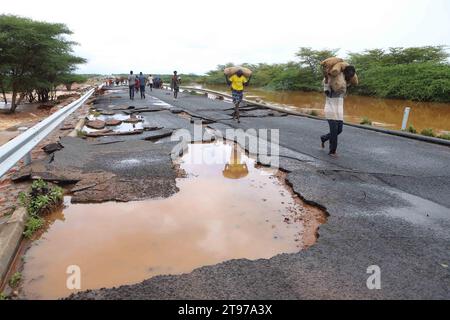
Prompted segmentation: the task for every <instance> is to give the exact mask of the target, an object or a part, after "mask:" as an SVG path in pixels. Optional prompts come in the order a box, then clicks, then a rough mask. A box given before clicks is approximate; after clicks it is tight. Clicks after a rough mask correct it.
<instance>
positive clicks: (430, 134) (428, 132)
mask: <svg viewBox="0 0 450 320" xmlns="http://www.w3.org/2000/svg"><path fill="white" fill-rule="evenodd" d="M420 134H421V135H423V136H426V137H432V138H434V137H436V134H435V133H434V132H433V129H431V128H427V129H423V130H422V132H421V133H420Z"/></svg>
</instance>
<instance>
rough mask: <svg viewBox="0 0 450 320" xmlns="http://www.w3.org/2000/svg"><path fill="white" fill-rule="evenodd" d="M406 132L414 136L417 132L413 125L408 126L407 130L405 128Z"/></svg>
mask: <svg viewBox="0 0 450 320" xmlns="http://www.w3.org/2000/svg"><path fill="white" fill-rule="evenodd" d="M406 132H409V133H414V134H416V133H417V130H416V128H414V126H413V125H410V126H409V127H408V128H406Z"/></svg>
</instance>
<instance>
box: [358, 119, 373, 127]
mask: <svg viewBox="0 0 450 320" xmlns="http://www.w3.org/2000/svg"><path fill="white" fill-rule="evenodd" d="M360 124H362V125H368V126H371V125H372V120H370V119H369V118H367V117H364V118H363V119H362V120H361V122H360Z"/></svg>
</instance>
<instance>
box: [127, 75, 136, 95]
mask: <svg viewBox="0 0 450 320" xmlns="http://www.w3.org/2000/svg"><path fill="white" fill-rule="evenodd" d="M135 85H136V75H134V74H133V71H130V75H129V76H128V86H129V89H130V99H131V100H134V87H135Z"/></svg>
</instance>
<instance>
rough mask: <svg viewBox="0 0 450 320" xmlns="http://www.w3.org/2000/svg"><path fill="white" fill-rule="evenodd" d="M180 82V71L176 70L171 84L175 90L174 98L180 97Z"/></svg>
mask: <svg viewBox="0 0 450 320" xmlns="http://www.w3.org/2000/svg"><path fill="white" fill-rule="evenodd" d="M180 84H181V79H180V77H179V76H178V73H177V72H176V71H174V72H173V76H172V81H171V85H170V86H171V87H172V90H173V99H174V100H176V99H178V92H179V91H180Z"/></svg>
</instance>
